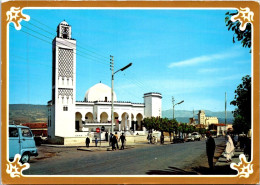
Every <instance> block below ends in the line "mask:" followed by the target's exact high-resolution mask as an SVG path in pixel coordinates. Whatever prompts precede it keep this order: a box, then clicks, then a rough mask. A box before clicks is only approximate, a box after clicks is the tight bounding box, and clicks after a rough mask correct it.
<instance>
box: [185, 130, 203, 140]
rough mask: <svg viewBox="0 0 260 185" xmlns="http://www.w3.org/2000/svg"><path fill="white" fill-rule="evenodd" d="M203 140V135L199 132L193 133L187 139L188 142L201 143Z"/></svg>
mask: <svg viewBox="0 0 260 185" xmlns="http://www.w3.org/2000/svg"><path fill="white" fill-rule="evenodd" d="M200 140H201V135H200V134H199V133H198V132H193V133H192V134H189V135H188V137H187V138H186V141H187V142H189V141H200Z"/></svg>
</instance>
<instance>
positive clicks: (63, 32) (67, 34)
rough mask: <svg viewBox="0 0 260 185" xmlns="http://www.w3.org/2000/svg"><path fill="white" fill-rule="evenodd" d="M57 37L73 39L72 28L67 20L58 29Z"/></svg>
mask: <svg viewBox="0 0 260 185" xmlns="http://www.w3.org/2000/svg"><path fill="white" fill-rule="evenodd" d="M57 37H59V38H63V39H71V26H70V25H69V24H68V23H67V22H66V21H65V20H64V21H62V22H61V23H60V24H59V25H58V27H57Z"/></svg>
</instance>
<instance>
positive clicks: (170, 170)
mask: <svg viewBox="0 0 260 185" xmlns="http://www.w3.org/2000/svg"><path fill="white" fill-rule="evenodd" d="M146 174H147V175H197V173H195V172H189V171H184V170H182V169H179V168H175V167H171V166H169V168H168V169H166V170H150V171H148V172H146Z"/></svg>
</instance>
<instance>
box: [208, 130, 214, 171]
mask: <svg viewBox="0 0 260 185" xmlns="http://www.w3.org/2000/svg"><path fill="white" fill-rule="evenodd" d="M206 137H207V138H208V139H207V141H206V152H207V156H208V163H209V167H210V169H211V170H212V169H213V157H214V153H215V148H216V145H215V140H214V138H213V137H212V135H211V133H210V132H209V131H208V132H207V133H206Z"/></svg>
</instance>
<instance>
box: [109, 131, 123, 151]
mask: <svg viewBox="0 0 260 185" xmlns="http://www.w3.org/2000/svg"><path fill="white" fill-rule="evenodd" d="M120 140H121V148H120V149H121V150H124V149H125V141H126V139H125V136H124V133H122V134H121V136H120V138H119V139H118V135H117V132H116V133H115V134H112V133H111V134H110V140H109V141H110V145H111V146H112V151H114V150H116V149H119V146H118V142H119V141H120Z"/></svg>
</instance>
